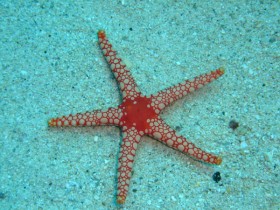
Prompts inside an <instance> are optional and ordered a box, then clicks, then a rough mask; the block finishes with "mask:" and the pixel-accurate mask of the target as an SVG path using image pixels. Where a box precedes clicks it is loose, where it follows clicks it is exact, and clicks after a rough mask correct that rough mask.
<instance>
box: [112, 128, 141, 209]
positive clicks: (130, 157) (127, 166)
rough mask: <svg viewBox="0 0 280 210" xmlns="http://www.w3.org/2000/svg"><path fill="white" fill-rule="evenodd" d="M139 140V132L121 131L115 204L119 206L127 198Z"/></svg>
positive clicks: (131, 130)
mask: <svg viewBox="0 0 280 210" xmlns="http://www.w3.org/2000/svg"><path fill="white" fill-rule="evenodd" d="M140 138H141V135H140V133H139V131H137V129H136V128H134V127H132V128H129V129H127V130H125V131H123V141H122V144H121V149H120V156H119V167H118V192H117V202H118V203H119V204H123V203H124V202H125V199H126V196H127V192H128V187H129V182H130V178H131V171H132V165H133V162H134V156H135V152H136V149H137V145H138V144H139V141H140Z"/></svg>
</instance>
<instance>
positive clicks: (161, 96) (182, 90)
mask: <svg viewBox="0 0 280 210" xmlns="http://www.w3.org/2000/svg"><path fill="white" fill-rule="evenodd" d="M223 74H224V69H223V68H219V69H217V70H215V71H211V72H209V73H207V74H202V75H200V76H198V77H195V78H194V79H192V80H186V81H184V82H183V83H179V84H178V85H175V86H172V87H169V88H167V89H165V90H162V91H160V92H158V93H157V94H155V95H152V96H151V97H152V102H153V105H154V107H155V110H156V112H157V113H159V111H160V110H162V109H164V107H166V106H168V105H169V104H171V103H172V102H174V101H176V100H178V99H180V98H182V97H183V96H185V95H187V94H188V93H191V92H193V91H194V90H197V89H199V88H201V87H203V86H204V85H206V84H208V83H210V82H212V81H213V80H215V79H217V78H219V77H220V76H222V75H223Z"/></svg>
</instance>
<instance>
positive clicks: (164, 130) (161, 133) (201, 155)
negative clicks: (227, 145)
mask: <svg viewBox="0 0 280 210" xmlns="http://www.w3.org/2000/svg"><path fill="white" fill-rule="evenodd" d="M149 123H150V126H151V129H149V133H148V135H149V136H151V137H153V138H155V139H157V140H159V141H160V142H162V143H164V144H166V145H167V146H169V147H171V148H173V149H175V150H178V151H180V152H182V153H184V154H187V155H190V156H192V157H194V158H195V159H197V160H200V161H203V162H207V163H211V164H217V165H220V164H221V163H222V158H220V157H217V156H215V155H212V154H210V153H208V152H205V151H203V150H201V149H200V148H198V147H196V146H195V145H194V144H193V143H191V142H189V141H188V140H187V139H186V138H185V137H183V136H178V135H177V134H176V133H175V131H174V130H173V129H172V128H170V127H169V126H168V125H167V124H166V123H165V122H164V121H163V120H161V119H160V118H157V119H152V120H150V122H149Z"/></svg>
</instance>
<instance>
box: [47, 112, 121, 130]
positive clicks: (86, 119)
mask: <svg viewBox="0 0 280 210" xmlns="http://www.w3.org/2000/svg"><path fill="white" fill-rule="evenodd" d="M121 117H122V112H121V109H119V108H109V109H108V110H106V111H102V110H96V111H92V112H85V113H78V114H75V115H72V114H70V115H68V116H62V117H58V118H52V119H50V120H49V122H48V124H49V126H51V127H55V126H56V127H65V126H94V125H116V126H119V125H120V119H121Z"/></svg>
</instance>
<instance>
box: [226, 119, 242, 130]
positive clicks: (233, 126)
mask: <svg viewBox="0 0 280 210" xmlns="http://www.w3.org/2000/svg"><path fill="white" fill-rule="evenodd" d="M228 126H229V127H230V128H231V129H232V130H235V129H236V128H238V126H239V123H238V122H236V121H235V120H231V121H230V122H229V124H228Z"/></svg>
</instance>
